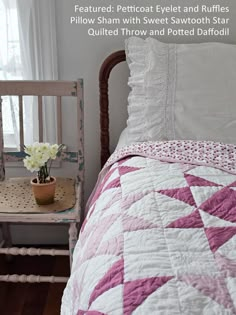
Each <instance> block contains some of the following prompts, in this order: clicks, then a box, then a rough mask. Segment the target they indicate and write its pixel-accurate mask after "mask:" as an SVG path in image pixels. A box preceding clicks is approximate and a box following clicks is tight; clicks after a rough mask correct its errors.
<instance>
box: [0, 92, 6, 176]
mask: <svg viewBox="0 0 236 315" xmlns="http://www.w3.org/2000/svg"><path fill="white" fill-rule="evenodd" d="M3 151H4V141H3V126H2V97H1V96H0V181H3V180H4V179H5V168H4V152H3Z"/></svg>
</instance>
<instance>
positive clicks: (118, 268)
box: [89, 259, 124, 305]
mask: <svg viewBox="0 0 236 315" xmlns="http://www.w3.org/2000/svg"><path fill="white" fill-rule="evenodd" d="M111 279H112V281H111ZM123 281H124V260H123V259H120V260H118V261H117V262H116V263H115V264H114V265H113V266H112V267H111V268H110V269H109V270H108V271H107V273H106V274H105V275H104V277H103V278H102V279H101V280H100V281H99V283H98V284H97V285H96V287H95V288H94V290H93V292H92V294H91V296H90V299H89V305H91V304H92V303H93V301H95V300H96V298H97V297H98V296H100V295H102V294H103V293H104V292H106V291H108V290H110V289H112V288H114V287H115V286H117V285H119V284H122V283H123Z"/></svg>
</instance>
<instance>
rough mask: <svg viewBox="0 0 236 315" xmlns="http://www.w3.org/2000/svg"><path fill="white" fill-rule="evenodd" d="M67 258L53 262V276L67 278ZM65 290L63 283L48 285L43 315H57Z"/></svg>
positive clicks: (68, 267) (68, 268)
mask: <svg viewBox="0 0 236 315" xmlns="http://www.w3.org/2000/svg"><path fill="white" fill-rule="evenodd" d="M69 270H70V266H69V258H68V257H60V258H59V259H57V260H56V261H55V265H54V270H53V274H54V275H62V276H65V277H69ZM64 288H65V284H64V283H57V284H50V285H49V291H48V296H47V302H46V305H45V309H44V312H43V315H59V314H60V307H61V298H62V294H63V291H64Z"/></svg>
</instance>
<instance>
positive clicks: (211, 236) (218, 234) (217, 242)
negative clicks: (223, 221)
mask: <svg viewBox="0 0 236 315" xmlns="http://www.w3.org/2000/svg"><path fill="white" fill-rule="evenodd" d="M205 234H206V236H207V239H208V242H209V245H210V248H211V250H212V252H213V253H214V252H216V251H217V249H218V248H220V247H221V246H222V245H224V244H225V243H227V242H228V240H230V239H231V237H233V236H234V235H236V227H234V226H227V227H210V228H205Z"/></svg>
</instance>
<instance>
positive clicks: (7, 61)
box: [0, 0, 58, 151]
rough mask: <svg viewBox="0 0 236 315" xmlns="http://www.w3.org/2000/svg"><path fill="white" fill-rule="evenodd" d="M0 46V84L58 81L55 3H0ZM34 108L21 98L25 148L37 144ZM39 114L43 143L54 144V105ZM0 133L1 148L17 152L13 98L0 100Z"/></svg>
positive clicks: (46, 102)
mask: <svg viewBox="0 0 236 315" xmlns="http://www.w3.org/2000/svg"><path fill="white" fill-rule="evenodd" d="M0 43H1V49H0V80H58V65H57V45H56V17H55V0H50V1H48V0H40V1H39V0H30V1H29V0H0ZM33 104H34V106H32V105H33ZM36 104H37V102H35V98H34V97H30V96H29V97H28V96H27V97H24V104H23V105H24V109H23V111H24V131H25V137H24V138H25V144H30V143H32V142H34V141H37V140H38V128H37V124H38V116H37V115H38V110H37V106H36ZM43 111H44V136H45V137H44V141H48V142H53V143H54V142H55V141H56V122H55V104H54V101H52V100H51V99H50V98H47V99H45V100H44V109H43ZM3 130H4V147H5V148H6V149H12V150H14V151H15V150H16V149H19V113H18V98H17V97H16V98H14V97H11V98H8V97H3Z"/></svg>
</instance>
